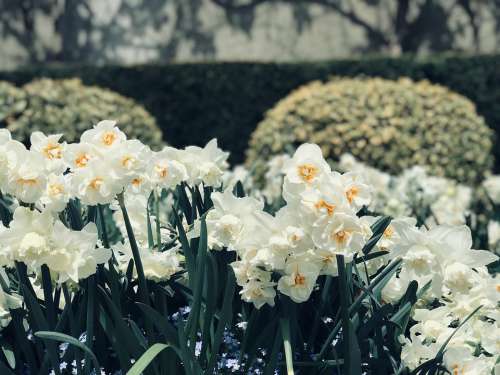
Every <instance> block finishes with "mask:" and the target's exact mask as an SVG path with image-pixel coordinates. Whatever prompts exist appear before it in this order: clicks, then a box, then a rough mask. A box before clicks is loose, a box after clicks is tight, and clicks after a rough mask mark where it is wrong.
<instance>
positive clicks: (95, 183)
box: [89, 177, 104, 190]
mask: <svg viewBox="0 0 500 375" xmlns="http://www.w3.org/2000/svg"><path fill="white" fill-rule="evenodd" d="M103 182H104V181H103V179H102V178H100V177H96V178H94V179H93V180H92V181H90V183H89V186H90V187H91V188H92V189H94V190H99V187H100V186H101V185H102V184H103Z"/></svg>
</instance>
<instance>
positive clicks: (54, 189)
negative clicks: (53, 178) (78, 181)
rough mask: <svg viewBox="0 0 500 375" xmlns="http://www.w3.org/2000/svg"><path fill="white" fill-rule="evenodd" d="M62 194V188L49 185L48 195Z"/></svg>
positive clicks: (58, 185)
mask: <svg viewBox="0 0 500 375" xmlns="http://www.w3.org/2000/svg"><path fill="white" fill-rule="evenodd" d="M62 193H64V186H62V185H61V184H50V185H49V195H59V194H62Z"/></svg>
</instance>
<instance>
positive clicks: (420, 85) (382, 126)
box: [247, 78, 493, 184]
mask: <svg viewBox="0 0 500 375" xmlns="http://www.w3.org/2000/svg"><path fill="white" fill-rule="evenodd" d="M492 137H493V132H492V131H491V130H490V129H489V128H488V127H487V125H486V124H485V122H484V120H483V118H482V117H480V116H479V115H478V114H477V113H476V109H475V107H474V104H473V103H472V102H471V101H469V100H468V99H466V98H465V97H463V96H461V95H459V94H457V93H454V92H452V91H450V90H448V89H447V88H445V87H442V86H438V85H433V84H431V83H430V82H428V81H420V82H413V81H412V80H410V79H407V78H403V79H399V80H398V81H391V80H385V79H380V78H357V79H356V78H349V79H347V78H334V79H332V80H331V81H329V82H325V83H324V82H319V81H314V82H311V83H309V84H307V85H304V86H302V87H300V88H298V89H297V90H295V91H293V92H292V93H291V94H290V95H288V96H287V97H285V98H284V99H282V100H281V101H279V102H278V103H277V104H276V105H275V106H274V108H272V109H271V110H269V111H268V112H267V113H266V115H265V118H264V119H263V120H262V121H261V122H260V124H259V125H258V127H257V129H256V130H255V131H254V133H253V134H252V137H251V141H250V147H249V149H248V150H247V164H248V165H253V166H254V167H255V168H256V170H257V172H258V173H259V172H260V173H262V172H263V168H264V167H263V166H264V162H265V161H266V160H268V159H269V158H270V157H271V156H273V155H275V154H279V153H283V152H287V153H291V152H293V150H294V149H295V148H296V147H297V146H298V145H299V144H301V143H303V142H313V143H317V144H319V145H320V146H321V148H322V150H323V153H324V155H325V157H327V158H329V159H332V160H334V161H335V160H338V158H339V157H340V156H341V155H342V154H343V153H345V152H349V153H351V154H353V155H354V156H355V157H356V158H357V159H359V160H361V161H363V162H365V163H367V164H369V165H371V166H373V167H376V168H379V169H382V170H384V171H386V172H389V173H392V174H398V173H400V172H401V171H402V170H404V169H406V168H409V167H412V166H413V165H425V166H427V167H428V171H429V173H431V174H433V175H437V176H446V177H449V178H453V179H456V180H457V181H460V182H464V183H468V184H475V183H477V182H478V181H480V180H481V179H482V177H483V175H484V173H485V172H486V171H487V170H489V169H490V168H491V166H492V164H493V158H492V155H491V147H492Z"/></svg>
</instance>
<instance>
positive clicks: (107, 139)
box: [102, 131, 116, 146]
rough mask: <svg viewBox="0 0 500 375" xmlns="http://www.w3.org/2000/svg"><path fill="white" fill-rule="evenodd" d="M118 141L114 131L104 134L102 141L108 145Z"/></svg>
mask: <svg viewBox="0 0 500 375" xmlns="http://www.w3.org/2000/svg"><path fill="white" fill-rule="evenodd" d="M115 141H116V134H115V133H114V132H112V131H108V132H106V133H104V134H103V135H102V143H104V144H105V145H106V146H111V145H112V144H113V143H115Z"/></svg>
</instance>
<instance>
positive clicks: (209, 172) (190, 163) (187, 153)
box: [182, 139, 229, 187]
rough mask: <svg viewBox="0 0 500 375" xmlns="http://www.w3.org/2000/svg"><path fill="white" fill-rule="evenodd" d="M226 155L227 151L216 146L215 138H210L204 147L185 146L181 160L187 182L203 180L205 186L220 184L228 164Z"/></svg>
mask: <svg viewBox="0 0 500 375" xmlns="http://www.w3.org/2000/svg"><path fill="white" fill-rule="evenodd" d="M228 157H229V153H228V152H224V151H222V150H221V149H220V148H218V146H217V139H212V140H211V141H210V142H208V143H207V144H206V146H205V147H204V148H201V147H198V146H189V147H186V149H185V150H184V152H183V155H182V162H183V163H184V164H185V166H186V170H187V173H188V175H189V180H188V182H189V184H191V185H198V184H200V183H201V182H203V183H204V184H205V185H206V186H214V187H217V186H220V184H221V183H222V176H223V174H224V172H225V170H226V169H227V166H228V164H227V158H228Z"/></svg>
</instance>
